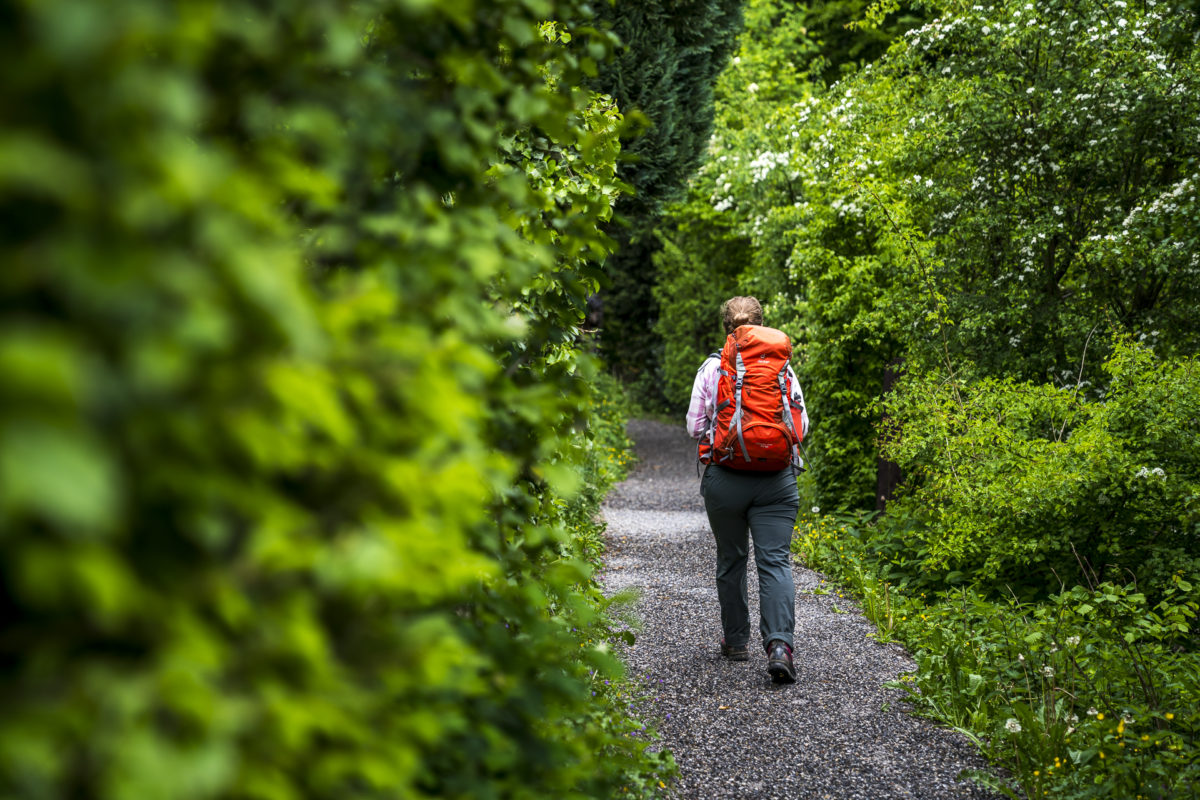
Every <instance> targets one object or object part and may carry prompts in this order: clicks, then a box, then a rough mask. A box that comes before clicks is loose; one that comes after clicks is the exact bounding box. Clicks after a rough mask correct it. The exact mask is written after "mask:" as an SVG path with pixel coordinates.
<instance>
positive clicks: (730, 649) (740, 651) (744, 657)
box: [721, 639, 750, 661]
mask: <svg viewBox="0 0 1200 800" xmlns="http://www.w3.org/2000/svg"><path fill="white" fill-rule="evenodd" d="M721 655H722V656H724V657H725V658H727V659H729V660H730V661H749V660H750V647H749V646H748V645H744V644H743V645H736V644H725V640H724V639H722V640H721Z"/></svg>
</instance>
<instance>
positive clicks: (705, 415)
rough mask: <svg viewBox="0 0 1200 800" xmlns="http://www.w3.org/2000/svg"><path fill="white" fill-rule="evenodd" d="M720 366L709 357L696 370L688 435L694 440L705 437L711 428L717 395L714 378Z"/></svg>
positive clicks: (688, 419)
mask: <svg viewBox="0 0 1200 800" xmlns="http://www.w3.org/2000/svg"><path fill="white" fill-rule="evenodd" d="M719 364H720V361H719V360H718V359H715V358H712V357H709V358H707V359H705V361H704V363H703V364H701V365H700V369H698V370H696V380H694V381H693V382H692V400H691V402H690V403H689V404H688V412H687V429H688V435H689V436H691V437H692V438H693V439H699V438H700V437H702V436H704V435H705V433H707V432H708V430H709V428H710V427H711V420H712V417H713V410H714V407H715V404H716V394H717V393H716V385H715V383H716V382H715V380H714V378H715V377H716V374H717V367H718V365H719Z"/></svg>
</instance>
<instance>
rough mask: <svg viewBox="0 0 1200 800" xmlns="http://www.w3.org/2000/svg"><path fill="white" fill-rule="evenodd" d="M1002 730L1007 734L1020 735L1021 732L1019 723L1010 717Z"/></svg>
mask: <svg viewBox="0 0 1200 800" xmlns="http://www.w3.org/2000/svg"><path fill="white" fill-rule="evenodd" d="M1004 729H1005V730H1007V731H1008V732H1009V733H1020V732H1021V723H1019V722H1017V721H1016V720H1015V719H1013V718H1012V717H1009V718H1008V721H1007V722H1005V723H1004Z"/></svg>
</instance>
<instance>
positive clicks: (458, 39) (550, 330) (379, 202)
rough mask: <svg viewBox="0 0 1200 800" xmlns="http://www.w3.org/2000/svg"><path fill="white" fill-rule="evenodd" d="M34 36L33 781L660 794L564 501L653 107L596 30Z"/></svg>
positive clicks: (16, 202) (282, 19) (238, 14)
mask: <svg viewBox="0 0 1200 800" xmlns="http://www.w3.org/2000/svg"><path fill="white" fill-rule="evenodd" d="M3 17H4V25H2V26H0V42H2V43H3V47H4V49H5V52H6V53H7V54H8V57H9V59H10V61H11V63H13V64H17V65H19V68H14V69H13V70H11V75H10V77H11V78H12V80H6V81H5V85H4V88H3V89H0V102H2V104H3V107H4V108H5V109H6V111H5V115H6V124H5V130H4V133H3V135H2V136H0V220H2V221H0V252H2V253H3V258H4V263H5V265H6V266H5V268H4V269H3V270H0V309H2V311H0V371H2V373H3V375H4V378H3V384H4V391H3V392H2V399H0V585H2V586H3V587H4V590H3V592H2V593H0V610H2V611H3V614H4V617H5V620H6V624H5V628H4V631H3V634H2V635H0V678H2V680H0V687H2V688H0V705H3V707H4V709H5V711H4V715H3V717H2V718H0V794H3V795H4V796H6V797H19V798H29V800H34V799H35V798H51V797H67V796H69V797H97V798H142V797H170V798H207V797H246V798H250V797H254V798H289V797H309V798H319V797H338V798H344V797H397V796H403V797H433V796H437V797H468V796H469V797H484V796H488V797H547V796H555V797H583V796H596V797H606V796H610V795H611V794H612V793H614V792H616V791H618V790H619V789H620V788H622V787H626V788H628V787H631V786H632V787H648V786H652V785H655V784H654V782H653V779H652V776H653V775H654V774H655V772H656V770H658V769H659V764H661V763H663V762H661V761H660V760H658V759H655V758H647V757H645V756H644V755H643V753H642V751H643V748H644V744H643V743H640V742H638V741H635V740H633V739H632V738H630V737H628V736H627V735H626V734H628V733H630V732H631V731H632V722H631V721H630V720H628V719H627V718H626V717H625V716H624V715H623V714H624V712H623V709H622V707H620V706H619V705H616V704H610V705H605V704H604V702H603V701H604V698H601V702H599V703H598V701H596V700H594V699H593V698H592V695H591V691H590V684H591V681H592V680H594V679H595V676H597V675H603V676H609V677H612V676H615V675H616V674H617V673H618V672H619V666H618V664H617V663H616V661H615V659H614V658H613V657H612V655H611V654H610V653H609V652H608V650H607V645H606V643H605V642H604V641H603V635H602V634H603V633H604V630H605V623H604V622H603V619H602V618H601V617H600V616H599V613H598V610H597V607H596V603H595V602H594V597H593V595H592V593H590V591H589V590H588V588H587V587H588V580H589V572H590V568H589V566H588V564H587V562H586V560H585V559H583V558H582V557H581V556H580V553H579V551H578V550H577V549H576V548H574V547H572V546H571V540H570V531H569V530H568V528H567V526H566V524H565V520H566V519H567V516H566V515H565V514H564V511H563V509H562V503H563V502H566V501H567V499H568V498H570V497H571V496H572V495H573V494H574V493H575V491H576V490H577V489H578V488H579V487H580V484H579V480H578V475H579V471H580V469H579V465H580V464H581V463H582V461H583V459H584V453H583V450H584V449H585V448H583V446H582V445H580V443H579V442H580V439H581V438H582V437H583V435H584V434H583V433H582V431H584V430H585V429H586V426H587V410H586V409H587V397H588V394H587V379H588V377H589V375H590V370H593V369H594V366H593V365H592V363H591V361H590V360H588V359H586V358H583V357H581V356H580V355H579V352H578V348H577V346H576V344H575V342H576V338H577V331H578V325H579V322H580V321H581V320H582V309H583V301H584V298H585V297H586V295H587V294H588V293H590V292H592V291H595V288H596V285H597V281H598V278H599V275H600V271H599V267H598V266H597V261H598V260H599V259H600V258H602V257H603V256H604V255H605V253H606V252H607V251H608V248H609V243H608V240H607V239H606V238H605V237H604V236H603V235H602V234H601V233H600V232H599V228H600V225H601V224H602V223H603V222H604V221H605V220H606V219H607V218H608V216H609V214H610V213H611V203H612V200H613V198H614V197H615V195H616V192H617V186H616V182H615V178H614V171H615V162H616V155H617V151H618V145H617V136H618V132H619V123H620V119H619V114H617V112H616V111H615V109H613V108H612V105H611V102H609V101H608V100H607V99H606V98H603V97H598V96H594V95H591V94H590V93H588V92H584V91H580V90H578V89H577V88H575V87H577V86H578V85H579V84H580V83H581V82H582V78H583V73H584V72H585V71H588V70H594V62H595V60H596V59H598V58H602V57H604V55H605V53H606V52H607V51H608V49H609V42H608V40H607V39H606V38H604V37H602V36H599V35H597V34H595V33H594V32H592V31H590V30H589V28H588V26H587V24H586V20H585V19H584V17H583V14H582V7H581V6H579V5H577V4H575V3H574V2H569V1H568V0H564V1H563V2H550V0H526V1H525V2H515V0H514V2H498V3H488V4H462V3H426V2H415V1H413V0H377V1H371V2H362V3H355V4H350V5H347V4H343V3H335V2H329V1H328V0H315V1H310V0H304V2H300V0H285V1H284V2H277V3H273V4H267V5H264V4H261V3H256V2H230V3H214V2H208V1H207V0H196V1H195V2H184V3H178V4H169V3H160V2H155V1H154V0H130V1H129V2H123V3H117V4H91V3H79V2H75V1H74V0H38V2H20V3H15V4H10V5H9V7H8V8H7V9H6V11H5V12H4V13H3ZM552 19H556V20H559V23H558V24H556V25H548V24H546V21H547V20H552ZM597 469H599V468H598V467H597ZM589 640H590V641H589Z"/></svg>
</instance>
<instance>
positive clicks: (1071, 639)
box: [1067, 636, 1079, 647]
mask: <svg viewBox="0 0 1200 800" xmlns="http://www.w3.org/2000/svg"><path fill="white" fill-rule="evenodd" d="M1067 644H1069V645H1071V647H1075V646H1076V645H1077V644H1079V637H1078V636H1068V637H1067Z"/></svg>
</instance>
